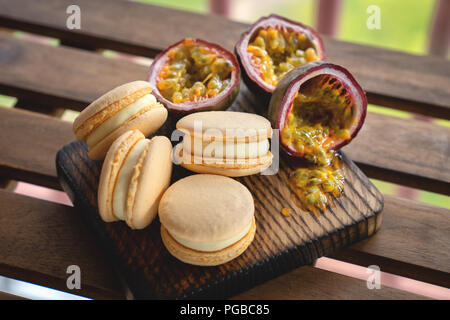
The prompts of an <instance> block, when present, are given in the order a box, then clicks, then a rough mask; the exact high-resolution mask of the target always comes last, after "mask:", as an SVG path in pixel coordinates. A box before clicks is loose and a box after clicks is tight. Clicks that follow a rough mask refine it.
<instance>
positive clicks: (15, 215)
mask: <svg viewBox="0 0 450 320" xmlns="http://www.w3.org/2000/svg"><path fill="white" fill-rule="evenodd" d="M0 201H1V203H2V204H3V208H4V210H3V211H2V212H0V221H1V224H0V230H1V233H0V236H1V240H2V241H0V251H1V252H6V253H7V254H4V255H3V254H2V255H0V273H1V274H2V275H4V276H8V277H14V278H16V279H20V280H24V281H29V282H33V283H36V284H40V285H46V286H49V287H51V288H55V289H60V290H63V291H67V292H69V293H73V294H82V295H84V296H86V297H89V298H94V299H104V298H106V299H117V298H123V297H124V295H123V291H122V289H121V284H120V282H119V280H118V279H117V277H116V276H115V274H114V272H113V270H112V267H111V265H110V264H109V263H107V262H106V260H104V253H103V252H102V251H101V249H100V248H99V247H98V246H97V245H95V244H93V243H92V241H94V239H93V237H92V236H91V234H90V233H89V232H88V230H86V226H85V224H84V223H83V221H82V220H81V219H80V216H79V214H78V212H77V211H76V210H75V209H74V208H72V207H67V206H62V205H58V204H53V203H49V202H46V201H43V200H39V199H33V198H28V197H25V196H22V195H17V194H13V193H10V192H7V191H1V190H0ZM4 230H6V231H4ZM50 231H52V232H50ZM43 235H44V236H43ZM61 235H63V236H61ZM74 243H76V246H74ZM25 254H26V257H25ZM71 264H77V265H80V266H81V271H82V274H81V276H82V278H81V284H82V291H81V292H79V291H76V292H75V291H73V290H68V289H67V287H66V280H67V276H68V275H67V274H66V273H65V270H66V268H67V266H68V265H71ZM327 288H328V289H327ZM342 288H348V289H349V290H342ZM274 293H276V296H274V295H273V294H274ZM0 296H1V294H0ZM1 298H15V297H4V296H1ZM235 298H238V299H272V298H274V299H275V298H276V299H417V298H422V297H419V296H416V295H414V294H410V293H407V292H403V291H399V290H395V289H389V288H383V289H381V290H367V288H366V284H365V282H364V281H360V280H358V279H353V278H349V277H344V276H340V275H338V274H334V273H332V272H328V271H324V270H320V269H316V268H312V267H302V268H299V269H296V270H293V271H291V272H289V273H287V274H286V275H284V276H281V277H279V278H276V279H274V280H271V281H269V282H267V283H265V284H264V285H262V287H257V288H255V289H253V290H250V291H248V292H244V293H242V294H240V295H238V296H236V297H235Z"/></svg>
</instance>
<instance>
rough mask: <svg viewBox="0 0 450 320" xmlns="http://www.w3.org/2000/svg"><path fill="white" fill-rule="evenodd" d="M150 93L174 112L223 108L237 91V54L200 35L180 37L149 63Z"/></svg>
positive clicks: (232, 99)
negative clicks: (202, 38) (199, 36)
mask: <svg viewBox="0 0 450 320" xmlns="http://www.w3.org/2000/svg"><path fill="white" fill-rule="evenodd" d="M148 81H149V82H150V84H151V85H152V86H153V91H152V94H153V95H154V96H155V97H156V98H157V99H158V101H159V102H161V103H163V104H164V105H165V106H166V108H167V109H168V110H169V112H171V113H172V114H173V115H178V116H183V115H185V114H188V113H192V112H198V111H210V110H224V109H226V108H228V107H229V106H230V105H231V104H232V103H233V102H234V100H235V99H236V97H237V95H238V93H239V85H240V68H239V64H238V62H237V60H236V57H235V56H234V55H233V54H232V53H231V52H229V51H227V50H225V49H224V48H222V47H221V46H219V45H217V44H214V43H210V42H207V41H204V40H201V39H190V38H186V39H183V40H181V41H179V42H177V43H175V44H173V45H172V46H170V47H169V48H167V49H166V50H165V51H163V52H161V53H160V54H159V55H158V56H157V57H156V58H155V59H154V61H153V63H152V65H151V66H150V70H149V75H148Z"/></svg>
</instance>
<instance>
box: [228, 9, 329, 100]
mask: <svg viewBox="0 0 450 320" xmlns="http://www.w3.org/2000/svg"><path fill="white" fill-rule="evenodd" d="M270 29H272V30H278V31H280V36H281V37H282V38H283V39H281V38H280V39H279V40H280V41H281V44H280V41H278V42H277V41H276V40H275V43H273V42H270V39H269V38H270V34H269V35H268V36H267V37H266V38H264V39H265V40H266V41H265V42H264V43H262V42H261V41H259V42H260V43H261V44H260V45H259V47H264V48H266V52H265V53H264V54H266V53H267V54H268V55H269V56H270V54H272V56H270V59H271V61H269V63H271V64H273V67H274V69H275V68H277V69H278V70H277V71H278V73H279V72H283V71H287V70H289V68H291V69H292V68H293V67H295V66H298V65H300V64H303V63H302V59H304V60H305V62H304V63H306V62H308V61H312V60H324V59H325V50H324V46H323V43H322V39H321V38H320V36H319V34H318V33H317V32H316V31H315V30H314V29H312V28H311V27H308V26H305V25H303V24H301V23H299V22H296V21H292V20H289V19H286V18H284V17H280V16H278V15H275V14H271V15H269V16H268V17H262V18H260V19H259V20H258V21H256V22H255V23H254V24H253V25H252V26H251V28H250V29H249V30H248V31H247V32H245V33H243V34H242V36H241V38H240V40H239V42H238V43H237V44H236V46H235V54H236V56H237V58H238V61H239V65H240V66H241V68H242V70H243V71H242V78H243V79H244V82H245V84H246V85H247V87H248V88H249V89H250V91H252V92H253V93H254V95H255V96H256V97H257V98H258V99H260V101H261V102H262V104H263V105H265V106H266V107H267V105H268V103H269V101H270V97H271V95H272V93H273V91H274V90H275V87H276V83H273V82H272V83H268V82H266V81H265V80H264V79H263V76H262V75H263V71H262V68H261V66H259V65H258V64H257V63H255V59H254V56H253V54H252V53H251V52H249V45H251V44H252V43H254V44H255V45H256V46H258V43H257V42H258V41H255V40H260V39H256V38H257V37H258V36H259V35H260V32H261V30H270ZM293 35H297V36H298V37H293ZM267 40H269V41H267ZM255 42H256V43H255ZM273 44H275V45H276V44H278V46H277V47H276V46H275V45H273ZM283 44H284V46H283ZM289 46H290V48H289ZM273 47H276V49H275V51H273V50H272V52H269V51H270V49H269V48H273ZM285 48H286V50H285ZM308 48H312V49H313V50H312V51H311V49H309V51H310V52H307V51H308ZM255 49H257V48H255ZM277 50H278V51H277ZM258 51H259V50H258ZM297 51H298V52H297ZM311 52H314V55H315V57H313V58H310V57H309V56H310V53H311ZM289 55H291V56H289ZM307 56H308V59H309V60H308V59H306V58H307ZM280 57H281V60H280ZM282 58H284V60H283V59H282ZM289 59H290V60H289ZM294 59H295V60H296V61H295V62H293V61H292V60H294ZM282 63H284V65H282ZM282 67H284V68H282ZM263 68H264V69H266V66H264V67H263ZM281 78H282V77H281ZM278 80H279V79H278ZM269 82H271V81H269Z"/></svg>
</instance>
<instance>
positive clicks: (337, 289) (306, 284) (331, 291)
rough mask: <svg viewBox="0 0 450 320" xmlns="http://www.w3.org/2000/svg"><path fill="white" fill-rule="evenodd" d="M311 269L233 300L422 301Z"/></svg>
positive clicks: (300, 271) (384, 287) (283, 276)
mask: <svg viewBox="0 0 450 320" xmlns="http://www.w3.org/2000/svg"><path fill="white" fill-rule="evenodd" d="M349 280H350V278H349V277H346V276H343V275H340V274H337V273H332V272H327V271H325V270H321V269H317V268H314V267H311V266H305V267H301V268H297V269H295V270H293V271H291V272H288V273H287V274H284V275H282V276H279V277H278V278H276V279H273V280H270V281H268V282H266V283H263V284H261V285H259V286H256V287H255V288H252V289H250V290H248V291H245V292H243V293H241V294H238V295H237V296H234V297H233V300H240V299H243V300H265V299H269V300H303V299H305V300H355V298H354V297H355V296H356V297H357V298H356V300H391V299H392V300H416V299H418V300H423V299H427V298H425V297H423V296H419V295H415V294H412V293H409V292H405V291H400V290H397V289H393V288H389V287H386V286H382V287H381V289H378V290H369V289H367V284H366V282H365V281H361V280H360V281H355V280H356V279H351V280H352V281H349Z"/></svg>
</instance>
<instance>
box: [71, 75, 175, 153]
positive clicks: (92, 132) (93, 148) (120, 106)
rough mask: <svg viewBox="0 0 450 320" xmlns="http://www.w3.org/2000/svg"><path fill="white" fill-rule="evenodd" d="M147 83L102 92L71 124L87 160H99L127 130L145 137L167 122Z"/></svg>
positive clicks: (137, 83)
mask: <svg viewBox="0 0 450 320" xmlns="http://www.w3.org/2000/svg"><path fill="white" fill-rule="evenodd" d="M151 92H152V86H151V85H150V84H149V83H148V82H147V81H133V82H129V83H126V84H124V85H121V86H119V87H117V88H115V89H112V90H111V91H109V92H107V93H105V94H104V95H102V96H101V97H100V98H98V99H97V100H95V101H94V102H92V103H91V104H90V105H88V106H87V107H86V108H85V109H84V110H83V111H82V112H81V113H80V114H79V115H78V117H77V118H76V119H75V121H74V122H73V132H74V133H75V136H76V138H77V140H79V141H85V142H86V143H87V145H88V147H89V157H90V158H91V159H93V160H102V159H103V158H104V157H105V155H106V152H107V151H108V149H109V147H110V146H111V144H112V143H113V142H114V140H116V139H117V138H118V137H119V136H120V135H121V134H123V133H124V132H126V131H128V130H133V129H138V130H140V131H141V132H142V133H143V134H144V135H145V136H149V135H150V134H152V133H154V132H155V131H156V130H158V129H159V128H160V127H161V126H162V124H163V123H164V122H165V121H166V119H167V110H166V108H165V107H164V106H163V105H162V104H161V103H159V102H158V101H157V100H156V98H155V97H154V96H153V95H152V94H151Z"/></svg>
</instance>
